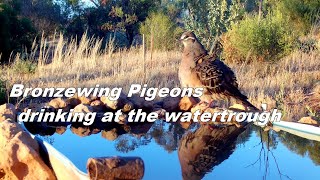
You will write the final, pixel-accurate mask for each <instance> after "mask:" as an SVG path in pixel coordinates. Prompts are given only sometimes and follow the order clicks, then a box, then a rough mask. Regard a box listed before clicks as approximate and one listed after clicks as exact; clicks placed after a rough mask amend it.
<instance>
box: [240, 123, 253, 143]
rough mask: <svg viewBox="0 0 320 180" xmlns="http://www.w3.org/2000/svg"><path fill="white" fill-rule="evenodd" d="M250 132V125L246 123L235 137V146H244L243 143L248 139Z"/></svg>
mask: <svg viewBox="0 0 320 180" xmlns="http://www.w3.org/2000/svg"><path fill="white" fill-rule="evenodd" d="M252 132H253V128H252V125H247V127H246V130H245V131H243V132H242V133H241V134H240V135H239V136H238V138H237V141H236V145H237V147H238V146H245V143H246V142H247V141H249V139H250V137H251V135H252Z"/></svg>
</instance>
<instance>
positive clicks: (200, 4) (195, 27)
mask: <svg viewBox="0 0 320 180" xmlns="http://www.w3.org/2000/svg"><path fill="white" fill-rule="evenodd" d="M187 10H188V13H187V16H186V17H185V20H184V22H185V25H186V28H187V29H189V30H192V31H194V32H195V34H197V36H198V37H199V38H200V40H201V42H202V43H203V44H204V45H205V46H206V47H207V48H210V47H211V46H212V45H213V41H214V39H215V37H216V36H220V35H221V34H222V33H223V32H225V31H226V30H227V29H228V28H229V27H230V24H231V23H232V22H235V21H236V20H238V19H239V17H240V16H241V14H240V1H232V2H231V3H230V2H229V1H227V0H204V1H202V0H195V1H194V0H188V1H187Z"/></svg>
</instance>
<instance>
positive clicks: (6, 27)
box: [0, 0, 36, 61]
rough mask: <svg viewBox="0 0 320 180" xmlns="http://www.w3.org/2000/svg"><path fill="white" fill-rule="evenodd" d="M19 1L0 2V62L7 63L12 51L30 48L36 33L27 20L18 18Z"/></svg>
mask: <svg viewBox="0 0 320 180" xmlns="http://www.w3.org/2000/svg"><path fill="white" fill-rule="evenodd" d="M19 10H20V3H19V1H16V0H13V1H10V2H5V1H0V22H1V24H0V54H1V61H8V60H9V56H10V54H11V52H12V51H14V52H17V51H21V50H22V49H24V48H25V47H27V48H28V47H31V45H32V41H33V40H34V38H35V35H36V31H35V29H34V28H33V26H32V24H31V22H30V20H29V19H27V18H20V17H18V13H19Z"/></svg>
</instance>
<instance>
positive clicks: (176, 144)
mask: <svg viewBox="0 0 320 180" xmlns="http://www.w3.org/2000/svg"><path fill="white" fill-rule="evenodd" d="M232 127H233V128H234V126H232ZM46 131H48V129H47V130H46ZM49 131H50V130H49ZM53 132H54V131H51V133H49V134H53ZM230 132H231V133H230ZM37 133H39V132H37ZM40 134H48V133H44V132H40ZM42 138H43V139H45V140H46V141H48V142H49V143H51V144H52V145H53V146H54V147H55V148H56V149H58V150H59V151H61V152H62V153H64V154H65V156H66V157H68V158H69V159H70V160H71V161H73V162H74V164H75V165H76V166H77V167H78V168H79V169H80V170H82V171H84V172H86V162H87V159H88V158H90V157H104V156H116V155H117V156H139V157H141V158H142V159H143V160H144V163H145V175H144V179H152V180H157V179H174V180H175V179H183V178H184V179H201V178H202V179H272V180H273V179H320V142H316V141H310V140H307V139H304V138H300V137H297V136H294V135H291V134H289V133H286V132H278V133H277V132H274V131H269V132H263V131H261V129H260V128H258V127H255V126H248V127H247V128H246V129H245V130H244V129H243V130H235V131H234V129H228V128H223V130H220V129H212V128H209V127H208V126H199V125H197V124H192V125H191V126H189V128H188V129H187V130H186V129H184V128H182V127H181V125H180V124H168V123H165V122H162V121H158V122H156V123H154V124H144V125H142V124H139V125H130V126H127V125H116V126H108V127H103V128H97V127H90V128H84V127H78V126H74V125H73V126H70V125H69V126H68V127H67V130H66V132H65V133H64V134H62V135H59V134H57V133H55V134H53V135H51V136H42Z"/></svg>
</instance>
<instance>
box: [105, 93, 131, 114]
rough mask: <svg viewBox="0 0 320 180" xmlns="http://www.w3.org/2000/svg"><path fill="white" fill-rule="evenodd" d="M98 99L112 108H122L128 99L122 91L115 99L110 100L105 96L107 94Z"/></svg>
mask: <svg viewBox="0 0 320 180" xmlns="http://www.w3.org/2000/svg"><path fill="white" fill-rule="evenodd" d="M100 100H101V101H102V102H103V103H104V104H105V105H106V106H107V107H108V108H110V109H113V110H119V109H122V108H123V107H124V106H125V105H126V104H127V103H128V102H129V100H128V99H127V97H126V96H125V95H124V94H123V93H121V94H120V97H119V98H118V99H117V100H111V99H110V97H107V96H102V97H100Z"/></svg>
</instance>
